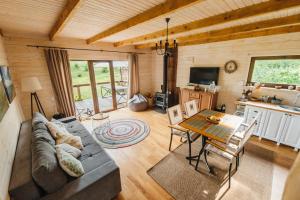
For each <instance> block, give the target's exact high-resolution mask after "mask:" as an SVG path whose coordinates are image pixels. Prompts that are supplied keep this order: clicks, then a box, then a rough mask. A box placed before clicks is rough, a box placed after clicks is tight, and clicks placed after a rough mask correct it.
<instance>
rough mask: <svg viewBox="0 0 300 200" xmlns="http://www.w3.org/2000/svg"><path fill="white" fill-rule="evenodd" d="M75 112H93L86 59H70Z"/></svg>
mask: <svg viewBox="0 0 300 200" xmlns="http://www.w3.org/2000/svg"><path fill="white" fill-rule="evenodd" d="M70 67H71V76H72V84H73V94H74V100H75V108H76V114H77V115H82V114H88V115H90V114H91V113H93V112H94V102H93V99H92V96H93V95H92V89H91V81H90V75H89V69H88V61H70Z"/></svg>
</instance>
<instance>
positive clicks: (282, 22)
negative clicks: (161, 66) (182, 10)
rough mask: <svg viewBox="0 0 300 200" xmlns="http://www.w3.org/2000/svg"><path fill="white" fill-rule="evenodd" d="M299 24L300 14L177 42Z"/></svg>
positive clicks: (153, 44)
mask: <svg viewBox="0 0 300 200" xmlns="http://www.w3.org/2000/svg"><path fill="white" fill-rule="evenodd" d="M298 23H300V14H298V15H292V16H288V17H282V18H277V19H271V20H265V21H261V22H254V23H250V24H245V25H240V26H234V27H229V28H225V29H220V30H213V31H208V32H203V33H197V34H193V35H188V36H183V37H179V38H177V42H178V43H179V45H182V44H185V43H187V42H193V41H200V40H205V39H207V38H215V37H222V36H228V35H232V34H238V33H242V32H251V31H252V32H253V31H256V30H262V29H267V28H274V27H278V26H286V25H291V24H298ZM135 47H136V48H137V49H143V48H152V47H155V43H153V42H152V43H146V44H140V45H136V46H135Z"/></svg>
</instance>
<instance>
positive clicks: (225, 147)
mask: <svg viewBox="0 0 300 200" xmlns="http://www.w3.org/2000/svg"><path fill="white" fill-rule="evenodd" d="M257 118H258V116H256V117H255V119H254V120H253V121H251V123H250V124H244V123H242V124H241V125H240V126H239V127H238V128H237V129H236V131H235V133H239V134H242V135H243V138H239V137H236V136H235V135H238V134H234V135H233V136H232V139H231V140H230V141H229V142H228V143H227V144H224V143H221V142H218V141H215V140H208V141H207V145H206V147H205V150H204V159H205V160H206V162H207V152H210V153H213V154H216V155H218V156H219V157H222V158H223V159H224V160H225V161H226V162H227V163H228V164H229V167H228V182H229V186H228V189H229V188H230V185H231V175H232V172H231V169H232V164H233V162H234V160H236V169H235V170H236V171H237V169H238V166H239V159H240V153H241V151H244V146H245V144H246V143H247V141H248V140H249V139H250V137H251V135H252V133H253V131H254V129H255V128H256V125H257ZM240 132H243V133H240ZM199 159H200V158H198V160H197V166H198V162H199Z"/></svg>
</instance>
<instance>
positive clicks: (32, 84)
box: [21, 77, 45, 117]
mask: <svg viewBox="0 0 300 200" xmlns="http://www.w3.org/2000/svg"><path fill="white" fill-rule="evenodd" d="M21 86H22V92H30V106H31V117H33V100H34V101H35V104H36V106H37V108H38V110H39V112H40V113H42V114H43V115H44V116H45V112H44V109H43V107H42V104H41V102H40V100H39V97H38V95H37V93H36V92H37V91H39V90H41V89H42V86H41V83H40V81H39V79H38V78H37V77H27V78H24V79H22V81H21Z"/></svg>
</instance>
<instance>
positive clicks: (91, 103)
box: [70, 60, 128, 115]
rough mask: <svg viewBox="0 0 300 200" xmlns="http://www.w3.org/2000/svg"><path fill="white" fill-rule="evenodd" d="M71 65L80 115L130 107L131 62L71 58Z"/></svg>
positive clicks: (75, 97) (77, 108)
mask: <svg viewBox="0 0 300 200" xmlns="http://www.w3.org/2000/svg"><path fill="white" fill-rule="evenodd" d="M70 66H71V76H72V82H73V83H72V84H73V91H74V100H75V107H76V113H77V114H78V115H82V114H88V115H92V114H95V113H99V112H108V111H112V110H116V109H118V108H123V107H126V106H127V100H128V99H127V98H128V95H127V93H128V92H127V91H128V61H111V60H108V61H93V60H89V61H79V60H71V61H70Z"/></svg>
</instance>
